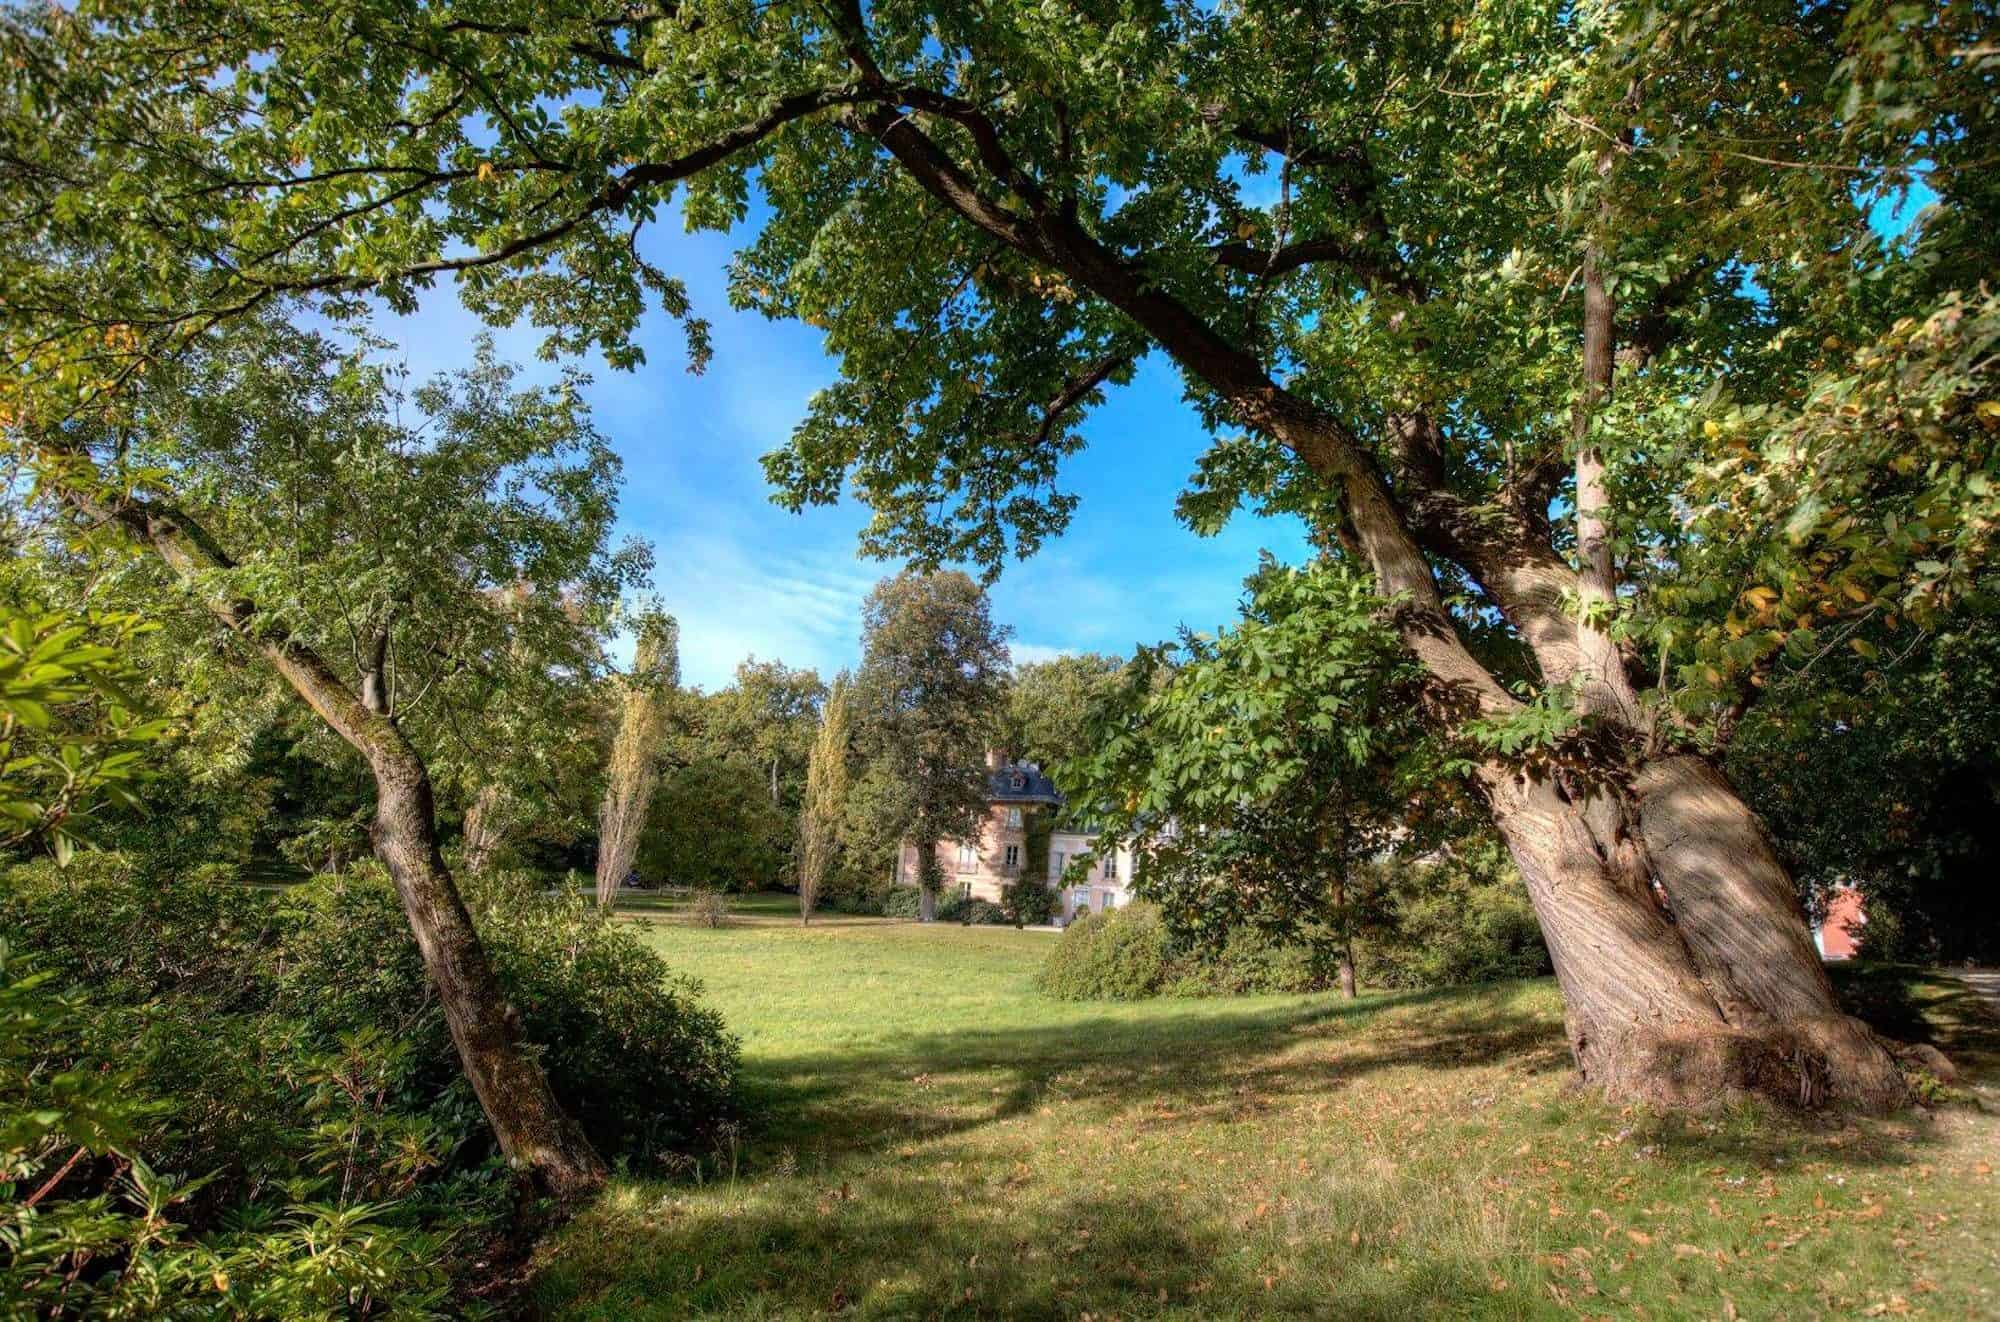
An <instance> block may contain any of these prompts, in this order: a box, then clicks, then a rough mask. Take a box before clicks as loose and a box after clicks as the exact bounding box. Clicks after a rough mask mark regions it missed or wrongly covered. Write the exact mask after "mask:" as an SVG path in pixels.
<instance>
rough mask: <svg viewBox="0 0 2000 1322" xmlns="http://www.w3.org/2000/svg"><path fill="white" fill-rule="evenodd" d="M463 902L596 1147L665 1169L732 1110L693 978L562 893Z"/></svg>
mask: <svg viewBox="0 0 2000 1322" xmlns="http://www.w3.org/2000/svg"><path fill="white" fill-rule="evenodd" d="M718 898H719V897H718ZM474 903H475V905H476V910H475V916H476V919H477V921H478V923H479V930H480V936H481V938H482V939H483V940H484V941H485V943H486V948H487V951H488V952H489V954H490V955H491V956H492V959H493V967H494V971H495V972H496V973H498V974H499V976H500V983H501V986H502V987H504V988H506V990H507V993H508V997H509V999H510V1000H512V1002H513V1003H514V1005H515V1006H516V1007H517V1008H518V1009H519V1010H520V1012H521V1028H522V1033H523V1035H524V1036H525V1037H526V1038H527V1040H528V1041H530V1042H534V1043H537V1044H539V1045H540V1046H541V1048H542V1065H543V1068H544V1069H546V1070H547V1071H548V1075H549V1084H550V1086H551V1087H553V1088H554V1089H555V1093H556V1099H557V1100H558V1101H559V1102H561V1103H562V1106H563V1109H564V1110H565V1111H566V1112H568V1113H569V1114H570V1115H571V1116H573V1117H574V1118H575V1119H576V1120H577V1122H578V1123H579V1124H581V1125H582V1126H583V1128H584V1132H585V1133H586V1134H588V1135H589V1136H590V1140H591V1142H592V1143H593V1144H594V1145H595V1146H596V1147H597V1149H598V1151H600V1152H602V1153H604V1154H605V1155H607V1156H610V1157H618V1156H624V1157H628V1158H631V1159H633V1160H635V1161H644V1160H646V1159H648V1158H659V1159H662V1160H665V1161H668V1162H669V1164H670V1168H671V1166H672V1165H674V1164H678V1163H680V1162H683V1161H685V1160H686V1159H687V1158H689V1157H690V1156H695V1155H699V1154H701V1153H703V1152H705V1151H706V1149H707V1146H708V1144H709V1143H710V1142H711V1141H712V1139H713V1138H714V1135H715V1132H716V1129H717V1126H718V1125H719V1124H720V1123H721V1122H723V1121H726V1120H729V1119H731V1118H732V1117H733V1116H734V1114H735V1110H736V1097H735V1089H736V1067H737V1044H736V1040H735V1038H733V1037H731V1036H730V1035H729V1034H728V1032H726V1031H725V1029H724V1027H723V1024H722V1017H721V1016H720V1015H719V1014H717V1013H716V1012H715V1011H714V1010H712V1009H710V1008H708V1007H707V1006H706V1005H704V1004H703V1003H702V1001H701V986H700V984H698V983H695V982H693V981H690V980H689V979H686V978H682V977H678V976H676V975H674V973H673V972H672V971H671V970H670V969H668V968H667V966H666V965H665V964H664V963H663V962H662V961H661V959H660V958H659V956H657V955H655V954H654V953H653V952H652V951H651V950H650V949H648V948H647V947H646V946H645V944H644V943H643V942H641V941H640V940H638V938H637V937H636V936H635V935H634V934H633V933H632V932H630V931H628V930H626V929H624V928H622V927H620V926H618V925H617V924H616V923H615V922H613V921H611V920H610V919H609V918H607V917H605V916H604V915H602V914H599V913H597V912H595V911H594V910H593V909H592V908H591V907H590V906H588V905H586V904H585V903H584V901H583V899H582V897H581V896H579V895H577V894H576V893H575V892H573V891H569V890H567V889H565V890H563V891H561V892H559V893H558V895H556V896H554V897H548V896H545V895H544V894H543V893H542V888H541V887H540V886H539V884H537V883H536V882H534V881H533V880H532V879H529V878H519V877H517V878H512V879H505V882H504V884H495V885H493V886H491V887H487V888H479V887H475V888H474ZM725 912H726V910H725ZM414 957H415V951H414V950H412V951H411V958H412V959H414Z"/></svg>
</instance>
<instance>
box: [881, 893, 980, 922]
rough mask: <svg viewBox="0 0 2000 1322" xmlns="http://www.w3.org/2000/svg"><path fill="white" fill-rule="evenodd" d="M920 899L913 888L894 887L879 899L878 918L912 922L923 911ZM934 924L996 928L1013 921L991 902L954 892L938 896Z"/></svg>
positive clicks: (920, 896) (919, 895)
mask: <svg viewBox="0 0 2000 1322" xmlns="http://www.w3.org/2000/svg"><path fill="white" fill-rule="evenodd" d="M921 903H922V895H921V893H920V892H919V891H918V890H917V888H916V887H915V886H897V887H896V888H894V889H893V890H891V891H890V892H889V893H888V894H887V895H885V896H884V897H883V898H882V905H881V908H880V909H879V910H878V912H880V913H881V914H883V915H884V916H886V917H889V918H915V917H916V916H917V915H918V914H919V913H921V912H922V909H921V908H920V907H919V906H920V905H921ZM937 920H938V921H939V922H941V923H977V924H999V923H1011V922H1013V921H1014V920H1013V919H1012V918H1009V917H1008V916H1007V911H1006V910H1004V909H1002V908H1001V907H1000V906H999V905H997V904H995V903H993V902H992V901H991V900H979V899H972V900H968V899H966V898H965V897H964V896H962V895H960V894H959V893H958V892H957V891H947V892H945V893H944V894H942V895H940V896H938V901H937Z"/></svg>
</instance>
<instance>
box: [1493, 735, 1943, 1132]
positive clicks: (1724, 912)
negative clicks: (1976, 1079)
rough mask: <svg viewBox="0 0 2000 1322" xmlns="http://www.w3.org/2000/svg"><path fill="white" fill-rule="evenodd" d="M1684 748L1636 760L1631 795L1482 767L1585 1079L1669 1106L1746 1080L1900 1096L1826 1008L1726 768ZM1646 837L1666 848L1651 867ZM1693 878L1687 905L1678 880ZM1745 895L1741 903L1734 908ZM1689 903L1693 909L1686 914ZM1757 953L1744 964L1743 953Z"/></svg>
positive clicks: (1764, 1088) (1827, 998) (1760, 1091)
mask: <svg viewBox="0 0 2000 1322" xmlns="http://www.w3.org/2000/svg"><path fill="white" fill-rule="evenodd" d="M1682 761H1684V760H1683V759H1659V760H1658V761H1657V762H1656V763H1655V764H1651V765H1648V766H1647V767H1646V768H1644V770H1643V771H1642V773H1641V783H1643V784H1645V785H1647V786H1648V792H1647V793H1646V794H1645V795H1639V794H1636V793H1628V792H1627V791H1626V790H1625V789H1623V788H1621V787H1619V786H1618V785H1616V784H1615V783H1612V782H1611V781H1609V780H1608V779H1607V780H1605V781H1599V782H1593V784H1592V786H1591V788H1590V790H1589V791H1588V792H1587V793H1585V792H1579V791H1577V790H1575V789H1572V788H1570V787H1569V786H1568V785H1566V784H1565V783H1564V781H1563V780H1562V779H1561V778H1557V777H1541V776H1531V775H1527V774H1523V773H1520V772H1517V771H1514V770H1510V769H1502V768H1497V767H1496V768H1490V769H1488V770H1487V771H1486V772H1485V773H1484V774H1483V776H1482V782H1483V784H1484V787H1485V790H1486V793H1487V799H1488V802H1489V804H1490V805H1491V807H1492V810H1493V815H1494V820H1495V821H1496V823H1497V824H1498V825H1499V827H1500V831H1501V834H1502V836H1503V838H1504V839H1505V840H1506V842H1507V846H1508V849H1509V851H1510V852H1511V853H1512V854H1513V856H1514V860H1515V862H1516V864H1517V865H1518V866H1519V867H1520V869H1521V875H1522V877H1523V879H1524V880H1525V881H1526V882H1527V887H1528V895H1529V898H1530V900H1531V901H1532V902H1533V904H1534V906H1535V914H1536V917H1537V918H1538V920H1539V921H1540V923H1541V928H1542V934H1543V937H1544V938H1545V939H1546V940H1547V942H1548V946H1549V954H1550V957H1551V958H1552V959H1553V961H1554V963H1555V968H1556V978H1557V980H1558V981H1559V982H1560V984H1561V986H1562V991H1563V1002H1564V1008H1565V1026H1566V1029H1567V1032H1568V1036H1569V1041H1570V1049H1571V1051H1572V1052H1573V1054H1574V1055H1575V1058H1576V1062H1577V1067H1578V1069H1579V1070H1580V1071H1581V1072H1582V1074H1583V1077H1584V1079H1585V1080H1586V1081H1587V1082H1589V1083H1591V1084H1593V1085H1596V1086H1597V1087H1599V1088H1601V1089H1602V1090H1603V1091H1604V1092H1605V1094H1606V1095H1607V1096H1609V1097H1612V1098H1615V1099H1629V1100H1638V1101H1646V1102H1651V1103H1655V1104H1659V1105H1665V1106H1698V1105H1702V1104H1705V1103H1709V1102H1712V1101H1714V1100H1716V1099H1718V1098H1723V1097H1728V1096H1732V1095H1744V1094H1756V1095H1760V1096H1763V1097H1767V1098H1770V1099H1772V1100H1776V1101H1780V1102H1784V1103H1787V1104H1792V1105H1802V1106H1815V1105H1819V1104H1821V1103H1823V1102H1826V1101H1829V1100H1838V1101H1843V1102H1846V1103H1848V1104H1851V1105H1856V1106H1860V1107H1865V1108H1868V1109H1881V1108H1885V1107H1889V1106H1894V1105H1897V1104H1899V1103H1900V1102H1902V1101H1903V1100H1904V1097H1905V1091H1904V1087H1903V1083H1902V1080H1901V1077H1900V1075H1899V1074H1898V1072H1897V1070H1896V1067H1895V1062H1894V1060H1893V1059H1892V1058H1891V1057H1890V1056H1889V1053H1888V1052H1887V1050H1886V1049H1885V1048H1884V1047H1883V1045H1882V1044H1881V1043H1880V1042H1879V1041H1877V1040H1876V1039H1875V1038H1874V1036H1873V1035H1872V1034H1871V1033H1869V1032H1868V1030H1867V1029H1866V1028H1865V1027H1863V1026H1862V1025H1860V1024H1858V1023H1856V1022H1854V1021H1853V1020H1849V1019H1847V1018H1846V1017H1845V1016H1842V1015H1840V1013H1839V1011H1838V1010H1837V1008H1836V1007H1835V1006H1834V1003H1833V994H1832V988H1831V985H1830V984H1829V983H1828V982H1827V979H1826V974H1825V971H1824V969H1822V968H1821V967H1820V964H1819V960H1818V956H1817V955H1816V954H1815V953H1814V952H1813V948H1812V944H1811V942H1810V941H1809V940H1806V939H1805V929H1804V923H1803V919H1802V918H1801V916H1800V915H1799V913H1798V910H1797V902H1796V900H1791V901H1789V902H1788V910H1789V911H1788V912H1782V913H1781V912H1777V910H1779V909H1780V908H1785V907H1787V906H1785V905H1781V904H1780V903H1779V902H1778V896H1779V891H1778V889H1777V888H1780V887H1783V888H1785V889H1787V890H1788V889H1789V885H1790V883H1789V882H1788V881H1787V880H1786V879H1785V876H1784V872H1783V870H1782V869H1781V868H1779V867H1778V865H1777V860H1776V859H1775V857H1773V856H1772V855H1771V854H1770V851H1769V847H1768V845H1767V844H1765V843H1764V842H1763V841H1762V839H1761V833H1759V832H1758V831H1757V830H1756V820H1755V818H1754V816H1752V815H1751V814H1750V813H1749V811H1748V809H1746V808H1744V806H1743V805H1742V803H1741V801H1740V800H1738V799H1737V798H1736V797H1735V795H1734V794H1733V793H1731V792H1729V791H1728V789H1727V785H1726V782H1720V778H1719V777H1715V778H1714V779H1713V780H1711V779H1709V778H1708V777H1703V776H1701V775H1699V773H1696V772H1693V771H1691V770H1690V769H1689V768H1687V767H1685V766H1681V765H1678V764H1679V763H1681V762H1682ZM1685 761H1688V762H1693V761H1694V760H1693V759H1685ZM1661 763H1671V764H1674V765H1668V766H1662V765H1660V764H1661ZM1696 765H1700V766H1704V767H1705V764H1699V763H1697V764H1696ZM1709 776H1710V777H1712V776H1714V773H1713V772H1712V771H1710V772H1709ZM1693 786H1699V789H1700V793H1699V794H1697V793H1695V790H1694V788H1693ZM1695 812H1699V813H1701V814H1703V815H1704V817H1705V820H1704V822H1703V823H1702V825H1701V826H1700V828H1699V829H1697V830H1695V831H1691V832H1686V833H1682V834H1681V835H1680V836H1679V838H1678V839H1673V840H1669V839H1667V836H1668V835H1669V834H1670V833H1672V832H1674V831H1675V830H1676V829H1677V828H1676V827H1674V826H1672V825H1670V823H1674V822H1685V821H1687V820H1688V818H1687V816H1686V814H1689V813H1695ZM1648 818H1650V822H1649V821H1648ZM1719 822H1726V823H1728V824H1729V826H1730V828H1731V829H1729V830H1718V829H1717V827H1718V823H1719ZM1746 825H1747V827H1748V828H1749V830H1750V832H1751V836H1752V838H1754V839H1755V840H1756V843H1757V846H1758V852H1759V853H1760V854H1761V860H1760V861H1757V862H1756V863H1755V866H1753V867H1748V868H1746V867H1745V866H1744V864H1745V862H1746V861H1748V860H1751V859H1753V858H1755V856H1754V855H1750V854H1739V853H1737V852H1735V851H1736V849H1737V847H1738V846H1739V845H1741V844H1742V841H1741V840H1740V839H1735V838H1732V832H1733V830H1734V829H1738V828H1742V827H1744V826H1746ZM1655 839H1659V840H1663V841H1664V842H1665V843H1666V844H1667V846H1668V849H1669V853H1670V859H1669V861H1668V862H1667V863H1666V865H1664V866H1662V864H1661V861H1660V860H1659V859H1658V858H1657V857H1655V856H1654V853H1653V851H1652V849H1651V848H1649V845H1650V844H1651V842H1652V841H1653V840H1655ZM1656 884H1657V889H1656ZM1677 887H1678V889H1677ZM1696 891H1700V892H1701V893H1702V894H1701V898H1700V899H1699V900H1698V901H1696V902H1694V903H1693V904H1692V905H1691V906H1690V905H1684V904H1683V903H1682V901H1681V899H1680V896H1681V894H1683V893H1690V894H1692V893H1694V892H1696ZM1661 892H1664V896H1663V895H1662V894H1661ZM1753 894H1754V895H1755V896H1756V897H1758V903H1757V907H1756V909H1755V910H1754V911H1752V910H1749V909H1746V908H1745V907H1744V905H1745V903H1746V901H1747V899H1748V898H1749V897H1750V896H1751V895H1753ZM1689 907H1692V908H1695V909H1699V910H1700V911H1701V912H1700V916H1699V917H1698V918H1696V919H1695V920H1694V921H1689V915H1688V912H1687V910H1688V908H1689ZM1794 931H1796V934H1797V938H1798V939H1797V940H1796V941H1794V940H1792V938H1791V934H1792V933H1793V932H1794ZM1732 933H1733V935H1729V934H1732ZM1753 953H1754V957H1755V958H1756V959H1757V960H1759V961H1760V965H1759V967H1758V968H1757V969H1755V970H1754V971H1752V970H1748V969H1746V968H1745V967H1744V965H1743V960H1744V958H1745V957H1746V956H1751V955H1753ZM1760 1001H1764V1002H1769V1003H1770V1004H1771V1006H1773V1007H1774V1008H1771V1009H1767V1008H1765V1006H1764V1005H1763V1004H1760Z"/></svg>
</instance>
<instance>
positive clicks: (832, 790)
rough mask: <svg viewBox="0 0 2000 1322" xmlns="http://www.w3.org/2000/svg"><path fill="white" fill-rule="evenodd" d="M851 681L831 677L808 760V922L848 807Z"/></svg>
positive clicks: (802, 892) (801, 857)
mask: <svg viewBox="0 0 2000 1322" xmlns="http://www.w3.org/2000/svg"><path fill="white" fill-rule="evenodd" d="M852 689H853V685H852V684H851V683H850V682H849V681H848V678H847V675H846V674H845V673H842V674H840V675H837V676H835V678H834V681H833V688H832V690H831V691H830V692H829V693H828V694H827V698H826V703H825V705H824V706H823V708H822V709H821V712H820V721H819V729H818V730H817V731H816V732H815V733H814V735H813V742H812V754H811V757H810V758H809V760H808V761H807V764H806V793H805V803H804V805H803V806H802V807H801V809H800V811H799V851H798V869H799V872H798V881H799V924H800V926H804V925H806V924H808V923H810V922H812V916H813V909H814V907H815V906H816V905H818V903H819V893H820V888H821V887H822V886H824V885H825V884H826V876H827V873H828V872H829V871H831V870H832V867H833V858H834V854H835V852H836V851H837V850H838V848H839V844H840V824H841V821H842V819H843V818H844V817H845V815H846V812H847V784H848V774H847V759H848V756H849V753H850V751H851V750H850V741H851V734H852V732H851V730H850V728H849V727H850V722H849V720H848V708H849V707H850V706H852V705H853V700H852Z"/></svg>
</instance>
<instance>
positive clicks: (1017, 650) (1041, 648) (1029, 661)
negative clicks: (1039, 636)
mask: <svg viewBox="0 0 2000 1322" xmlns="http://www.w3.org/2000/svg"><path fill="white" fill-rule="evenodd" d="M1007 650H1008V651H1009V652H1010V653H1012V655H1013V657H1014V664H1015V665H1017V666H1033V665H1040V664H1042V663H1043V662H1045V661H1055V660H1058V659H1059V658H1061V657H1065V656H1073V655H1075V653H1076V649H1075V648H1074V647H1051V646H1049V645H1048V644H1047V643H1022V642H1014V643H1009V644H1007Z"/></svg>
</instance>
